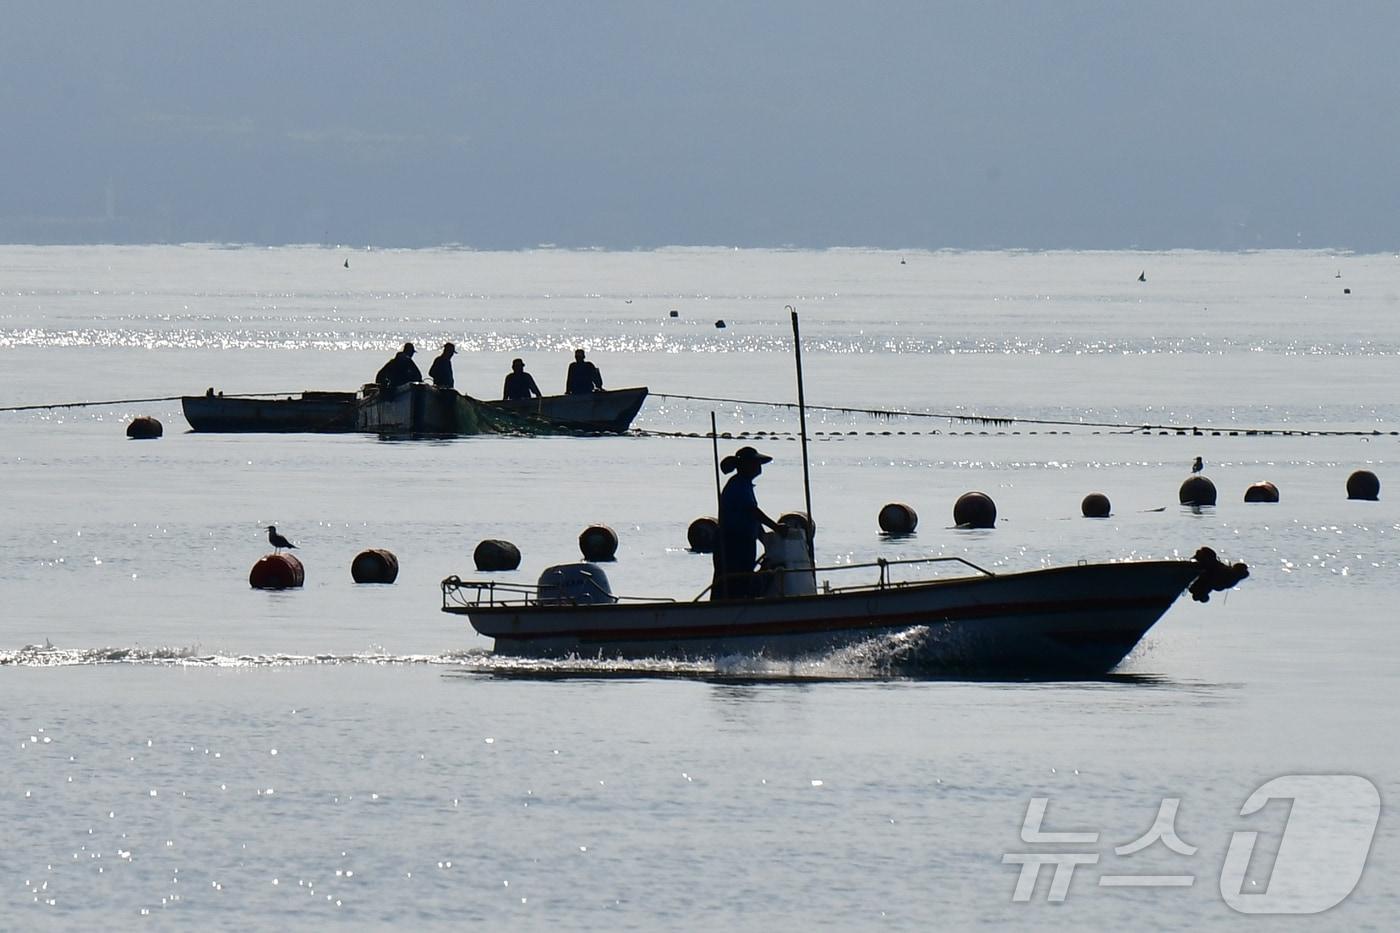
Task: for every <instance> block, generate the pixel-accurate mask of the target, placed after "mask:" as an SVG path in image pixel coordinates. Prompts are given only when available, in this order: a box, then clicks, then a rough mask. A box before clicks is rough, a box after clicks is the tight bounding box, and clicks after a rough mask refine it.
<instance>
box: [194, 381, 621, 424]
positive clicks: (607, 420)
mask: <svg viewBox="0 0 1400 933" xmlns="http://www.w3.org/2000/svg"><path fill="white" fill-rule="evenodd" d="M646 397H647V389H646V387H645V386H640V387H636V388H627V389H611V390H608V391H605V392H594V393H592V394H590V395H547V396H545V397H544V398H537V399H530V400H529V401H520V402H504V401H491V402H486V401H481V400H478V399H474V398H472V397H471V396H468V395H463V394H461V393H460V392H454V391H453V390H451V389H438V388H436V387H434V386H431V385H427V384H425V383H414V384H413V385H409V386H403V387H400V388H398V389H394V390H383V389H381V388H380V387H379V386H376V385H373V384H371V385H366V386H364V387H363V389H362V390H361V391H360V393H358V394H357V393H354V392H312V391H308V392H302V393H301V394H300V395H299V396H286V397H280V398H253V397H249V396H225V395H219V394H214V392H213V391H212V390H210V392H208V393H206V394H204V395H187V396H184V397H183V398H181V399H180V405H181V408H182V409H183V410H184V413H185V420H186V421H188V422H189V423H190V427H191V428H192V429H194V430H195V431H222V432H313V433H336V432H347V431H365V432H368V433H372V434H386V435H414V434H426V435H454V434H478V433H483V432H487V433H490V432H493V431H496V430H506V431H516V432H522V433H531V432H534V433H544V434H557V433H561V432H569V431H602V432H610V433H621V432H623V431H626V430H627V429H628V428H629V427H630V426H631V424H632V419H633V418H635V417H636V415H637V412H638V411H640V410H641V407H642V403H643V402H644V401H645V400H646Z"/></svg>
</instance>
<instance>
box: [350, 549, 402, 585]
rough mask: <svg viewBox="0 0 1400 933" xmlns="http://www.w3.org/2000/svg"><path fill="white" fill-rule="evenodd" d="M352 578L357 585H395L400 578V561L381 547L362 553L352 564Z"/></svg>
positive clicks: (357, 555) (356, 556)
mask: <svg viewBox="0 0 1400 933" xmlns="http://www.w3.org/2000/svg"><path fill="white" fill-rule="evenodd" d="M350 576H352V577H354V579H355V582H356V583H393V582H394V581H395V580H397V579H398V578H399V559H398V558H397V557H395V556H394V553H393V552H392V551H386V550H384V549H383V548H379V547H375V548H370V549H369V550H367V551H361V552H360V553H358V554H356V555H355V559H354V560H352V561H351V562H350Z"/></svg>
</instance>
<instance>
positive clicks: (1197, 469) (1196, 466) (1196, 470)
mask: <svg viewBox="0 0 1400 933" xmlns="http://www.w3.org/2000/svg"><path fill="white" fill-rule="evenodd" d="M1203 469H1205V464H1203V463H1201V458H1200V457H1197V458H1196V462H1195V463H1193V464H1191V472H1192V473H1199V472H1201V470H1203ZM268 530H269V531H271V529H268Z"/></svg>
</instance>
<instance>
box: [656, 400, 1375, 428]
mask: <svg viewBox="0 0 1400 933" xmlns="http://www.w3.org/2000/svg"><path fill="white" fill-rule="evenodd" d="M649 394H650V395H652V396H654V397H656V398H669V399H680V400H684V401H689V402H723V403H726V404H729V405H767V406H769V407H773V408H796V407H797V403H796V402H767V401H763V400H761V399H742V398H720V397H717V396H709V395H672V394H669V393H666V392H651V393H649ZM807 409H808V410H809V411H831V412H838V413H841V414H849V415H870V416H873V417H877V418H939V419H944V420H947V421H961V422H964V423H976V424H985V425H990V426H994V427H1006V426H1010V425H1013V424H1039V425H1047V426H1051V427H1067V428H1103V429H1106V430H1111V431H1121V432H1123V433H1125V434H1138V433H1148V432H1152V431H1165V432H1168V433H1176V434H1194V435H1198V436H1199V435H1206V434H1214V435H1222V434H1231V435H1241V434H1244V435H1251V436H1253V435H1256V434H1260V435H1296V436H1318V437H1376V436H1380V435H1383V434H1391V435H1394V434H1400V432H1398V431H1387V430H1381V429H1372V430H1369V431H1368V430H1361V429H1349V430H1331V429H1326V428H1246V427H1230V428H1224V427H1214V426H1212V427H1204V428H1203V427H1200V426H1198V425H1193V424H1169V423H1168V424H1146V423H1144V424H1127V423H1124V422H1118V421H1071V420H1067V419H1055V418H1023V417H1017V416H1004V417H1002V416H999V417H993V416H988V415H965V414H959V413H958V412H939V411H902V410H900V409H894V408H854V407H850V406H844V405H808V406H807ZM951 433H956V432H951Z"/></svg>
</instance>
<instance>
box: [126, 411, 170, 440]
mask: <svg viewBox="0 0 1400 933" xmlns="http://www.w3.org/2000/svg"><path fill="white" fill-rule="evenodd" d="M164 433H165V428H163V427H161V424H160V422H159V421H157V420H156V419H154V418H152V417H151V416H149V415H142V416H141V417H139V418H135V419H132V422H131V424H128V425H127V426H126V436H127V437H129V438H131V439H132V440H134V441H153V440H155V439H156V438H158V437H160V436H161V435H162V434H164Z"/></svg>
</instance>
